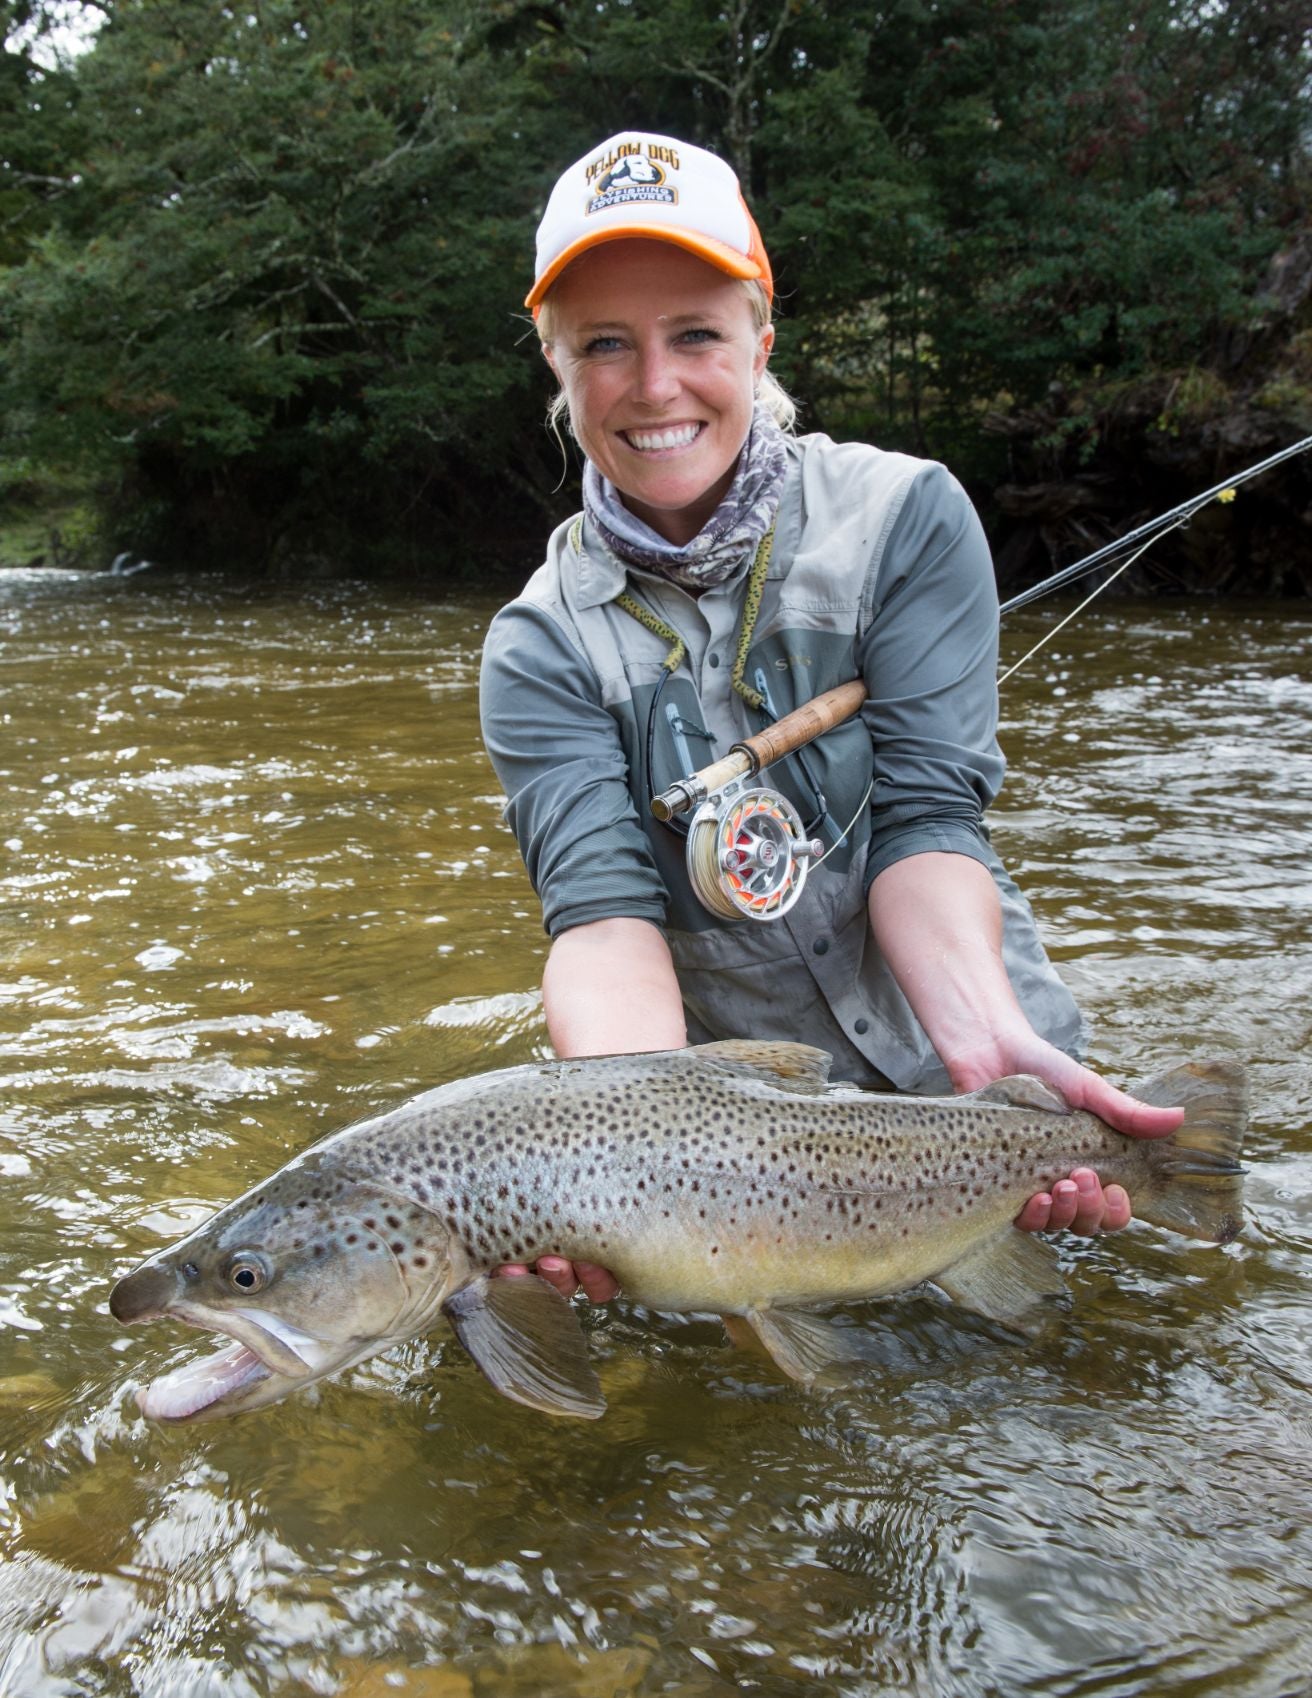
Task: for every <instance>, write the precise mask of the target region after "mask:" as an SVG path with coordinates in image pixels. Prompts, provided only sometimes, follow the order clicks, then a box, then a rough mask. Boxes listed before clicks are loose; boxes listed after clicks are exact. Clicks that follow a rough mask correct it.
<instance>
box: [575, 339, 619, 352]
mask: <svg viewBox="0 0 1312 1698" xmlns="http://www.w3.org/2000/svg"><path fill="white" fill-rule="evenodd" d="M619 345H620V339H619V337H618V336H594V337H593V338H592V340H591V341H590V342H585V343H584V344H583V352H584V353H585V354H613V353H614V352H615V350H616V348H618V347H619Z"/></svg>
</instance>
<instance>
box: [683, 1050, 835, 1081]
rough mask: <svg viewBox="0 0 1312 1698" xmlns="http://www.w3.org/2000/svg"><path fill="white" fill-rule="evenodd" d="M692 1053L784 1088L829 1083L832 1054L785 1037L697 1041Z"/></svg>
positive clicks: (718, 1064)
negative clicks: (788, 1041)
mask: <svg viewBox="0 0 1312 1698" xmlns="http://www.w3.org/2000/svg"><path fill="white" fill-rule="evenodd" d="M689 1054H690V1055H696V1056H700V1057H704V1058H705V1060H707V1061H709V1062H711V1063H712V1064H713V1065H714V1066H716V1067H727V1068H729V1069H731V1070H732V1071H733V1072H735V1073H745V1074H748V1075H751V1076H754V1077H755V1078H758V1079H764V1080H765V1081H766V1082H767V1083H768V1084H771V1085H774V1086H775V1087H776V1089H778V1090H783V1091H797V1092H810V1091H823V1090H824V1088H825V1086H826V1085H827V1084H828V1083H829V1068H830V1064H831V1063H832V1061H833V1057H832V1056H831V1055H829V1054H828V1053H827V1052H826V1051H825V1050H822V1049H812V1047H811V1046H810V1044H790V1043H785V1042H784V1041H783V1040H782V1039H780V1040H779V1041H777V1042H776V1041H774V1040H769V1041H765V1040H761V1039H757V1038H724V1039H722V1040H721V1041H720V1042H719V1043H713V1044H698V1045H696V1047H695V1048H694V1049H692V1050H690V1051H689Z"/></svg>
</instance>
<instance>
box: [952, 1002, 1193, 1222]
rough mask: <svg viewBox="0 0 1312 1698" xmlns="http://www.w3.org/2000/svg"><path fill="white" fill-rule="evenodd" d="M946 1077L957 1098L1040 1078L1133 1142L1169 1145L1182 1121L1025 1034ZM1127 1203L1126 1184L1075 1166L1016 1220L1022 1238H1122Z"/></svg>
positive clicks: (981, 1052)
mask: <svg viewBox="0 0 1312 1698" xmlns="http://www.w3.org/2000/svg"><path fill="white" fill-rule="evenodd" d="M947 1067H948V1073H949V1075H950V1077H951V1079H952V1083H953V1085H954V1086H955V1088H956V1089H957V1090H958V1091H975V1090H979V1089H980V1088H981V1087H982V1086H984V1085H990V1084H992V1083H993V1082H994V1080H996V1079H1002V1078H1005V1077H1007V1076H1008V1075H1010V1074H1014V1073H1028V1074H1032V1075H1033V1076H1034V1077H1036V1078H1039V1079H1042V1080H1043V1081H1044V1083H1045V1084H1047V1085H1051V1086H1052V1088H1053V1089H1054V1090H1055V1091H1056V1092H1057V1093H1058V1094H1059V1095H1060V1096H1062V1097H1064V1098H1065V1100H1066V1101H1067V1102H1068V1103H1069V1104H1070V1105H1071V1107H1072V1108H1074V1109H1084V1110H1086V1111H1087V1112H1088V1113H1090V1114H1096V1115H1097V1116H1098V1118H1099V1119H1100V1120H1105V1121H1106V1122H1107V1124H1108V1125H1109V1126H1113V1127H1115V1128H1116V1130H1117V1131H1118V1132H1124V1133H1125V1134H1126V1135H1127V1136H1128V1137H1131V1138H1164V1137H1165V1136H1166V1135H1167V1133H1169V1132H1174V1131H1175V1129H1176V1127H1177V1126H1178V1125H1179V1124H1180V1122H1181V1121H1182V1120H1183V1119H1184V1110H1183V1109H1179V1108H1155V1107H1153V1106H1152V1105H1151V1104H1149V1103H1142V1102H1140V1101H1139V1100H1138V1098H1137V1097H1132V1096H1129V1095H1128V1094H1127V1093H1126V1092H1125V1091H1118V1090H1117V1089H1116V1087H1115V1086H1114V1085H1109V1084H1108V1083H1107V1081H1106V1080H1105V1079H1102V1078H1100V1077H1099V1076H1098V1074H1096V1073H1094V1072H1092V1071H1091V1070H1090V1069H1089V1068H1087V1067H1082V1066H1081V1065H1080V1063H1079V1062H1078V1061H1074V1060H1072V1058H1071V1057H1070V1056H1069V1055H1066V1054H1065V1053H1064V1052H1063V1051H1062V1050H1059V1049H1057V1048H1056V1047H1055V1046H1054V1045H1052V1044H1050V1043H1047V1042H1045V1041H1044V1040H1043V1039H1042V1038H1040V1037H1039V1036H1038V1035H1037V1034H1036V1033H1034V1032H1033V1031H1032V1030H1030V1029H1029V1028H1028V1027H1025V1028H1024V1029H1023V1030H1021V1031H1018V1032H1017V1033H1015V1034H1013V1035H1012V1036H1011V1037H1009V1038H1005V1039H1003V1038H995V1039H992V1040H991V1041H990V1042H988V1043H987V1044H985V1045H983V1046H981V1047H980V1048H978V1049H976V1050H973V1051H968V1052H966V1053H964V1054H961V1055H957V1056H954V1057H953V1059H952V1060H951V1061H950V1062H948V1063H947ZM1132 1212H1133V1211H1132V1209H1131V1205H1130V1199H1129V1197H1128V1195H1127V1194H1126V1192H1125V1188H1124V1187H1123V1186H1121V1185H1108V1186H1107V1187H1106V1188H1105V1189H1104V1187H1103V1185H1102V1184H1101V1182H1100V1181H1099V1179H1098V1175H1097V1174H1096V1173H1095V1172H1094V1171H1093V1169H1092V1168H1090V1167H1077V1168H1076V1169H1075V1170H1074V1172H1073V1173H1072V1174H1071V1176H1070V1178H1069V1179H1059V1180H1058V1181H1057V1183H1056V1184H1055V1185H1054V1186H1053V1188H1052V1190H1051V1191H1040V1192H1038V1193H1037V1194H1036V1195H1035V1196H1033V1197H1031V1198H1030V1200H1029V1202H1028V1203H1026V1205H1025V1207H1024V1208H1023V1209H1022V1210H1021V1211H1020V1213H1019V1214H1018V1215H1017V1216H1016V1225H1017V1226H1018V1227H1019V1228H1020V1229H1021V1231H1022V1232H1055V1231H1058V1230H1060V1229H1061V1228H1066V1229H1068V1230H1069V1231H1071V1232H1078V1233H1084V1234H1086V1235H1092V1234H1094V1233H1099V1232H1119V1231H1120V1230H1121V1228H1122V1227H1124V1226H1128V1225H1129V1224H1130V1219H1131V1216H1132Z"/></svg>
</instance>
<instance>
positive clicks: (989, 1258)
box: [933, 1226, 1066, 1332]
mask: <svg viewBox="0 0 1312 1698" xmlns="http://www.w3.org/2000/svg"><path fill="white" fill-rule="evenodd" d="M933 1284H935V1285H936V1286H938V1288H939V1290H940V1291H944V1292H946V1293H947V1295H948V1296H949V1297H950V1298H952V1300H953V1302H954V1303H960V1304H961V1306H962V1308H963V1309H973V1310H974V1312H975V1313H976V1314H977V1315H984V1316H986V1317H987V1318H988V1319H989V1320H991V1321H1002V1322H1005V1324H1006V1325H1008V1326H1012V1327H1017V1328H1019V1329H1020V1330H1021V1331H1023V1332H1027V1331H1031V1330H1033V1321H1032V1319H1031V1318H1030V1317H1031V1316H1032V1311H1033V1309H1034V1307H1035V1305H1036V1304H1037V1303H1038V1302H1039V1300H1040V1299H1041V1298H1044V1297H1056V1296H1059V1295H1060V1294H1061V1293H1062V1292H1063V1291H1065V1289H1066V1283H1065V1281H1064V1280H1063V1279H1062V1277H1061V1272H1060V1270H1059V1268H1058V1266H1057V1252H1056V1251H1055V1250H1054V1249H1053V1247H1052V1245H1051V1244H1048V1243H1046V1242H1045V1241H1044V1240H1043V1239H1041V1238H1036V1237H1035V1236H1034V1234H1033V1233H1030V1232H1019V1231H1017V1229H1016V1228H1015V1227H1013V1226H1009V1227H1007V1228H1006V1229H1005V1231H1003V1232H1002V1233H1000V1234H999V1236H998V1237H996V1238H988V1239H986V1240H985V1241H984V1243H982V1244H977V1245H976V1246H975V1248H974V1249H973V1250H969V1251H968V1252H967V1253H966V1254H965V1255H964V1256H962V1258H961V1259H960V1261H956V1262H953V1264H952V1266H951V1267H950V1268H945V1269H944V1270H943V1272H942V1273H937V1274H935V1275H934V1278H933Z"/></svg>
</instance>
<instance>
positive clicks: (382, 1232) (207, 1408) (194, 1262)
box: [109, 1162, 463, 1422]
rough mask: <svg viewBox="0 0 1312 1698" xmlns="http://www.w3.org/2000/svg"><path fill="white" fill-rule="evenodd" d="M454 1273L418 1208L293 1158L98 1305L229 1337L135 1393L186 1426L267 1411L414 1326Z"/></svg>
mask: <svg viewBox="0 0 1312 1698" xmlns="http://www.w3.org/2000/svg"><path fill="white" fill-rule="evenodd" d="M453 1263H459V1264H460V1268H459V1270H457V1269H456V1268H455V1267H453ZM462 1274H463V1252H462V1251H461V1250H460V1247H459V1246H458V1244H457V1243H456V1241H455V1239H454V1238H453V1236H452V1234H451V1232H450V1229H449V1228H448V1226H447V1224H446V1222H445V1221H444V1220H441V1219H440V1218H439V1217H437V1216H436V1215H434V1214H433V1213H432V1212H431V1211H430V1210H428V1209H425V1208H423V1207H421V1206H420V1205H419V1204H417V1203H415V1202H413V1201H412V1200H410V1199H408V1198H404V1197H398V1196H396V1195H395V1194H392V1193H389V1192H387V1191H385V1190H383V1189H382V1188H380V1187H379V1186H377V1185H375V1184H372V1183H371V1182H370V1181H369V1180H368V1179H365V1178H352V1177H350V1176H349V1175H334V1174H330V1173H328V1172H326V1171H323V1170H322V1169H320V1170H318V1171H316V1168H315V1166H314V1165H313V1164H306V1163H304V1162H302V1163H299V1164H298V1163H293V1164H292V1165H291V1166H289V1167H288V1168H284V1169H283V1171H282V1172H281V1173H278V1174H275V1175H274V1177H273V1178H272V1179H270V1180H269V1181H267V1182H266V1183H265V1184H264V1185H262V1186H258V1187H256V1189H255V1190H253V1191H250V1192H247V1194H246V1195H245V1196H244V1197H239V1198H238V1199H237V1201H236V1202H234V1203H230V1204H229V1205H228V1206H227V1207H226V1208H224V1209H221V1210H220V1211H219V1213H218V1214H216V1215H214V1216H213V1217H212V1218H211V1219H210V1220H208V1221H207V1222H205V1224H204V1225H202V1226H200V1227H198V1228H197V1229H196V1230H195V1231H194V1232H192V1233H191V1234H189V1235H188V1236H187V1237H186V1238H183V1239H181V1240H180V1241H179V1242H178V1243H176V1244H174V1245H172V1246H171V1247H170V1248H169V1249H167V1250H164V1251H161V1252H160V1253H159V1254H158V1255H155V1256H152V1257H151V1258H150V1259H149V1261H146V1262H143V1263H142V1264H141V1266H140V1267H138V1268H135V1269H134V1270H133V1271H132V1272H131V1273H129V1274H126V1275H125V1276H124V1277H123V1278H122V1279H120V1280H119V1282H118V1283H117V1285H115V1286H114V1288H113V1290H112V1291H111V1292H110V1297H109V1307H110V1311H111V1313H112V1314H113V1315H114V1316H115V1318H116V1319H118V1320H120V1321H122V1322H123V1323H124V1324H126V1325H134V1324H136V1323H139V1322H143V1321H150V1320H156V1319H159V1318H160V1317H168V1318H170V1319H173V1320H179V1321H183V1322H185V1323H186V1324H187V1325H189V1326H195V1327H202V1328H205V1329H207V1330H209V1331H212V1332H218V1333H222V1334H225V1335H226V1336H227V1337H228V1338H229V1339H230V1340H231V1341H232V1342H231V1343H230V1344H229V1345H227V1346H226V1347H225V1348H224V1349H222V1350H220V1351H219V1352H217V1353H216V1354H214V1355H211V1356H208V1357H205V1358H202V1359H201V1360H198V1361H194V1362H189V1363H186V1364H184V1365H183V1366H182V1367H181V1368H178V1369H176V1370H175V1371H174V1372H173V1373H171V1374H168V1375H166V1376H165V1377H164V1378H162V1379H159V1380H156V1381H154V1382H153V1383H152V1384H151V1385H149V1386H147V1387H146V1388H145V1389H144V1390H142V1391H140V1392H138V1394H137V1402H138V1404H139V1406H140V1408H141V1410H142V1413H143V1414H145V1415H146V1416H148V1417H149V1418H151V1419H152V1420H161V1421H172V1422H180V1421H191V1420H197V1419H202V1418H204V1419H210V1418H214V1417H216V1416H220V1415H235V1414H238V1413H241V1412H243V1411H246V1410H250V1409H258V1408H261V1407H262V1406H264V1405H266V1404H270V1403H276V1402H277V1401H278V1400H279V1399H280V1398H283V1397H286V1396H287V1395H288V1393H290V1392H293V1391H295V1390H297V1389H298V1388H299V1387H301V1386H305V1385H308V1384H310V1383H311V1382H312V1381H314V1380H318V1379H322V1378H323V1377H324V1376H325V1375H328V1374H335V1373H339V1372H340V1371H341V1370H342V1369H344V1368H348V1367H350V1366H351V1365H352V1364H353V1363H356V1362H360V1361H363V1360H364V1359H365V1358H366V1357H368V1356H373V1355H376V1354H377V1353H378V1352H379V1351H380V1350H385V1349H386V1348H387V1347H388V1346H389V1345H391V1344H395V1343H398V1342H399V1341H401V1340H402V1339H405V1338H411V1337H414V1336H415V1334H417V1333H420V1332H424V1331H427V1330H428V1327H429V1326H430V1325H432V1323H433V1321H434V1320H435V1319H436V1316H437V1312H438V1309H439V1307H440V1305H441V1303H442V1301H443V1300H444V1298H445V1297H446V1295H447V1294H448V1293H449V1291H450V1290H451V1289H452V1288H453V1287H454V1285H455V1284H457V1283H458V1280H459V1276H460V1275H462Z"/></svg>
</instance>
